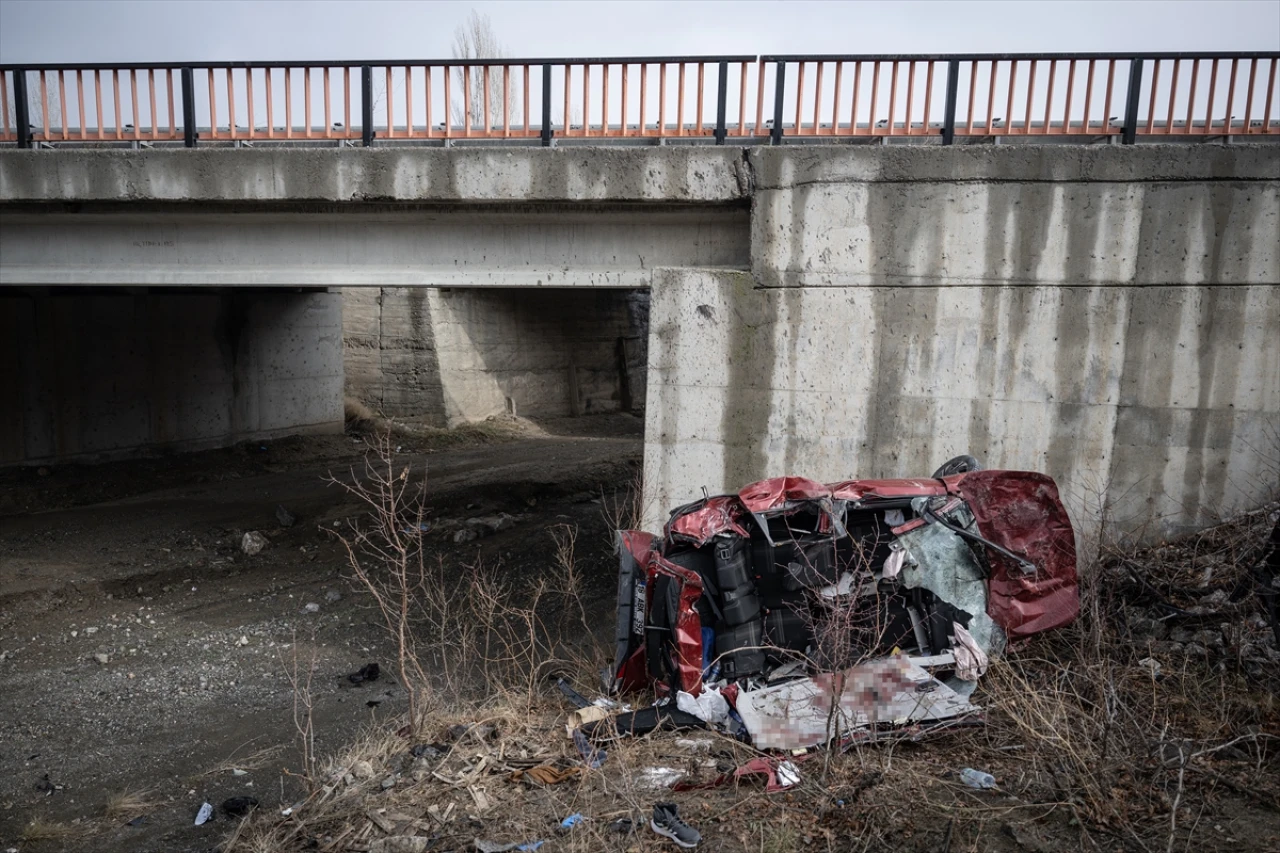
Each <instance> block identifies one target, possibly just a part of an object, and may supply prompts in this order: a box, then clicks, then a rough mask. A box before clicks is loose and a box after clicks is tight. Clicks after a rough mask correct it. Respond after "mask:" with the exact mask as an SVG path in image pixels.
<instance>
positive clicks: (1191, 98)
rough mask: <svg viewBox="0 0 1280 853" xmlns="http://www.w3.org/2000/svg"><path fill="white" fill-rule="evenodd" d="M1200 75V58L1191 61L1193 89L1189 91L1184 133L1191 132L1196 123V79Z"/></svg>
mask: <svg viewBox="0 0 1280 853" xmlns="http://www.w3.org/2000/svg"><path fill="white" fill-rule="evenodd" d="M1199 76H1200V60H1198V59H1197V60H1194V61H1193V62H1192V63H1191V90H1190V91H1189V92H1188V93H1187V124H1186V127H1184V128H1183V129H1182V132H1183V133H1190V132H1191V126H1192V125H1193V124H1194V123H1195V115H1194V113H1195V108H1196V79H1197V78H1198V77H1199Z"/></svg>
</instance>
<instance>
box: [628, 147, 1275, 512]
mask: <svg viewBox="0 0 1280 853" xmlns="http://www.w3.org/2000/svg"><path fill="white" fill-rule="evenodd" d="M751 159H752V163H753V165H754V167H755V177H756V181H757V184H756V185H757V194H756V199H755V206H754V209H753V216H752V274H751V275H750V276H747V275H743V274H741V273H738V272H734V271H722V272H714V271H706V270H704V271H678V270H673V271H669V272H664V273H663V274H661V275H659V276H656V277H655V286H654V291H653V303H652V314H651V322H652V327H651V328H652V331H651V343H650V373H649V381H650V389H649V398H650V405H649V408H648V411H647V427H646V457H645V511H646V523H647V524H648V525H652V526H656V525H659V524H661V522H662V521H663V520H664V519H665V513H666V512H667V511H668V510H669V509H670V508H671V507H673V506H675V505H677V504H679V503H682V502H684V501H687V500H689V499H690V498H691V497H695V496H697V495H698V494H700V493H701V489H702V487H703V486H706V487H707V488H708V489H709V490H710V491H711V492H713V493H715V492H721V491H726V490H735V489H737V488H738V487H740V486H741V485H743V484H745V483H747V482H750V481H752V480H754V479H757V478H759V477H762V476H766V475H777V474H780V473H783V472H786V473H792V474H797V475H801V476H808V477H813V478H815V479H819V480H835V479H843V478H845V477H849V476H855V475H856V476H907V475H920V474H928V473H929V472H930V471H931V470H932V469H933V468H934V467H935V466H937V465H938V464H940V463H941V462H943V461H945V460H946V459H947V458H949V457H951V456H953V455H956V454H959V453H965V452H972V453H974V454H976V455H977V456H979V457H981V458H983V459H984V461H985V462H986V463H987V464H988V465H990V466H999V467H1008V468H1028V469H1035V470H1041V471H1046V472H1048V473H1049V474H1051V475H1053V476H1054V477H1055V478H1057V479H1058V480H1059V482H1060V483H1061V485H1062V486H1063V491H1064V494H1065V495H1066V496H1067V499H1068V501H1069V502H1070V504H1071V508H1072V510H1073V511H1074V513H1075V515H1076V517H1077V518H1078V519H1081V520H1086V519H1089V518H1095V517H1096V516H1097V513H1098V511H1099V509H1100V507H1101V506H1102V505H1103V504H1104V503H1105V504H1107V506H1108V511H1109V513H1110V514H1111V516H1112V518H1113V519H1114V520H1115V521H1116V523H1117V525H1118V527H1119V528H1120V529H1123V530H1128V531H1134V532H1140V533H1143V534H1144V535H1148V536H1154V535H1168V534H1172V533H1176V532H1179V531H1182V530H1186V529H1190V528H1194V527H1197V526H1200V525H1203V524H1206V523H1209V522H1210V521H1212V520H1213V519H1215V518H1217V517H1219V516H1221V515H1224V514H1228V513H1230V512H1232V511H1234V510H1238V509H1241V508H1244V507H1247V506H1250V505H1255V504H1256V503H1258V502H1260V501H1262V500H1264V499H1266V498H1267V497H1269V496H1271V495H1274V494H1275V493H1276V491H1277V489H1278V488H1280V248H1278V246H1280V219H1278V213H1280V180H1278V178H1280V149H1275V148H1263V147H1260V148H1255V149H1240V148H1211V147H1208V146H1205V147H1199V148H1155V147H1153V148H1145V149H1138V150H1134V149H1123V148H1105V149H1072V148H1057V149H1029V148H1018V149H1006V148H995V147H993V148H986V149H981V150H979V149H974V148H955V149H893V148H884V149H870V148H865V149H815V148H805V149H799V148H796V149H788V148H783V149H757V150H755V151H753V152H752V155H751ZM1084 526H1089V525H1088V523H1087V521H1086V522H1085V524H1084Z"/></svg>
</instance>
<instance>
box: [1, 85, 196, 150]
mask: <svg viewBox="0 0 1280 853" xmlns="http://www.w3.org/2000/svg"><path fill="white" fill-rule="evenodd" d="M3 85H4V75H3V74H0V86H3ZM76 102H77V103H78V104H79V105H80V138H81V139H87V138H88V128H87V127H86V125H87V122H85V120H84V72H83V71H81V70H79V69H77V70H76ZM5 109H6V111H7V110H8V107H5ZM6 114H7V113H6ZM169 117H170V123H172V119H173V72H170V74H169ZM99 124H101V122H99ZM8 129H9V128H8V121H6V122H5V131H6V133H7V132H8ZM169 132H170V133H172V132H173V131H172V129H170V131H169Z"/></svg>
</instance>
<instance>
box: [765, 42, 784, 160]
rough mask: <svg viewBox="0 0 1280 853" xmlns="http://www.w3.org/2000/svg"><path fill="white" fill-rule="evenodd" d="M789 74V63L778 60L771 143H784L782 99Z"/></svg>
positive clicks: (770, 135) (774, 88) (770, 134)
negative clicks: (785, 81)
mask: <svg viewBox="0 0 1280 853" xmlns="http://www.w3.org/2000/svg"><path fill="white" fill-rule="evenodd" d="M786 76H787V63H785V62H783V61H781V60H779V61H778V74H777V77H776V79H775V80H774V86H773V129H772V130H771V131H769V144H770V145H781V144H782V99H783V97H784V96H785V94H786V92H785V90H784V86H785V84H784V82H783V81H784V80H785V78H786Z"/></svg>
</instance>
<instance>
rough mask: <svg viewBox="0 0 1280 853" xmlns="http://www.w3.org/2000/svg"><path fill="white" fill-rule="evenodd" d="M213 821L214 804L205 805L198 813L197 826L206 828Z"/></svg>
mask: <svg viewBox="0 0 1280 853" xmlns="http://www.w3.org/2000/svg"><path fill="white" fill-rule="evenodd" d="M211 820H213V803H203V804H202V805H201V806H200V811H198V812H196V824H195V825H196V826H204V825H205V824H206V823H208V822H209V821H211Z"/></svg>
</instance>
